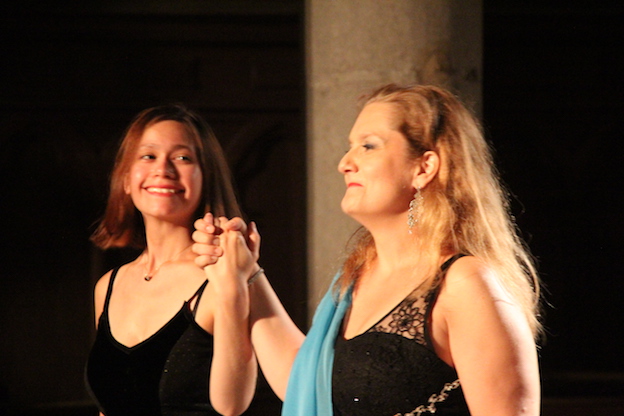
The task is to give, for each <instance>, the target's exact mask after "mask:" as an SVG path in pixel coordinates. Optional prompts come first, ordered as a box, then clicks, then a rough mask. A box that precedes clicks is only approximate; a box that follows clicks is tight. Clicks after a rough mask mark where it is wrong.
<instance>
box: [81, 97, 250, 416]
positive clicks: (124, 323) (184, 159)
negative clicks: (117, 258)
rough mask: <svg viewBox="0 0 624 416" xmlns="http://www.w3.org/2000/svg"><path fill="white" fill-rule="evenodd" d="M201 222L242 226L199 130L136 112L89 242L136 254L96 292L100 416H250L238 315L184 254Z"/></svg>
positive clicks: (213, 151)
mask: <svg viewBox="0 0 624 416" xmlns="http://www.w3.org/2000/svg"><path fill="white" fill-rule="evenodd" d="M206 212H212V213H215V214H216V215H224V216H229V217H231V216H240V215H241V213H240V209H239V207H238V204H237V202H236V198H235V196H234V191H233V189H232V185H231V179H230V173H229V170H228V167H227V164H226V161H225V158H224V156H223V151H222V149H221V147H220V145H219V143H218V141H217V139H216V138H215V136H214V134H213V133H212V131H211V129H210V127H209V126H208V125H207V124H206V123H205V122H204V121H203V120H202V119H201V118H200V117H199V116H198V115H197V114H195V113H193V112H191V111H189V110H188V109H186V108H185V107H183V106H181V105H169V106H161V107H155V108H150V109H147V110H144V111H143V112H141V113H140V114H138V115H137V116H136V118H135V119H134V120H133V122H132V123H131V124H130V126H129V128H128V129H127V131H126V134H125V136H124V138H123V141H122V142H121V145H120V148H119V151H118V153H117V157H116V160H115V166H114V169H113V173H112V178H111V185H110V195H109V199H108V205H107V208H106V212H105V215H104V217H103V219H102V221H101V222H100V224H99V227H98V228H97V230H96V231H95V233H94V234H93V236H92V241H93V242H94V243H95V244H96V245H97V246H98V247H100V248H103V249H107V248H110V247H133V248H137V249H140V250H142V252H141V254H140V255H139V256H138V257H137V258H136V259H135V260H133V261H131V262H129V263H127V264H124V265H122V266H121V267H118V268H116V269H114V270H111V271H109V272H108V273H106V274H105V275H104V276H103V277H102V278H101V279H100V280H99V281H98V283H97V285H96V287H95V317H96V326H97V335H96V339H95V342H94V345H93V347H92V350H91V353H90V356H89V360H88V362H87V367H86V379H87V384H88V387H89V390H90V392H91V393H92V396H93V397H94V399H95V400H96V402H97V404H98V406H99V408H100V411H101V413H102V414H105V415H107V416H114V415H124V416H128V415H160V414H163V415H181V414H184V415H208V414H215V415H216V414H219V413H220V414H226V415H230V414H240V413H242V412H243V411H244V410H245V409H246V408H247V407H248V406H249V403H250V401H251V398H252V397H253V392H254V389H255V380H256V372H257V370H256V368H257V364H256V360H255V356H254V354H253V350H252V348H251V345H250V343H249V342H244V340H245V339H247V338H248V337H246V336H245V334H244V332H245V331H246V322H247V314H248V313H249V310H248V307H245V305H240V304H233V303H225V302H222V300H223V299H225V298H224V297H223V296H220V295H219V293H220V292H221V291H224V290H227V289H228V284H229V283H228V281H231V280H233V279H227V278H224V277H223V276H222V275H220V274H219V271H218V270H217V269H216V268H214V267H213V266H208V263H212V262H210V261H209V262H207V264H206V265H207V266H208V267H206V268H205V269H206V271H203V270H201V269H200V268H198V267H197V266H196V265H195V263H194V258H195V255H194V254H193V253H192V251H191V249H190V248H191V245H192V239H191V233H192V224H193V221H194V220H195V219H196V218H198V217H204V214H205V213H206ZM209 221H211V219H209ZM219 250H220V249H219V248H218V247H215V248H214V252H215V254H219ZM211 273H212V274H211ZM207 275H209V276H210V284H208V281H207ZM226 277H227V276H226ZM217 333H218V334H217ZM213 334H214V337H213ZM241 340H242V342H241ZM232 342H237V343H238V348H237V349H232V348H230V347H231V345H232ZM224 397H227V398H228V400H227V401H225V400H223V399H222V398H224ZM213 407H214V408H213ZM215 409H216V411H218V412H219V413H217V412H216V411H215Z"/></svg>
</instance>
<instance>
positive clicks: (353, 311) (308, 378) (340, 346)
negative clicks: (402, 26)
mask: <svg viewBox="0 0 624 416" xmlns="http://www.w3.org/2000/svg"><path fill="white" fill-rule="evenodd" d="M338 170H339V171H340V172H341V173H342V174H343V176H344V178H345V184H346V191H345V195H344V197H343V199H342V204H341V206H342V209H343V211H344V212H345V213H346V214H348V215H349V216H351V217H352V218H354V219H355V220H357V221H358V222H359V223H360V224H361V225H362V228H361V229H360V230H359V231H358V233H357V234H356V236H355V238H354V244H353V246H352V249H351V252H350V255H349V256H348V258H347V260H346V262H345V263H344V265H343V267H342V270H340V271H339V273H338V275H337V277H336V279H335V281H334V284H332V286H331V287H330V289H329V291H328V292H327V295H326V296H325V298H324V299H323V300H322V301H321V304H320V305H319V307H318V309H317V312H316V314H315V318H314V321H313V324H312V328H311V329H310V331H309V333H308V335H307V337H306V338H305V341H304V342H303V335H302V334H301V333H300V332H299V331H298V330H297V329H296V328H295V327H294V325H293V324H292V321H290V320H289V318H288V316H287V314H286V313H285V311H284V309H283V307H282V306H281V304H280V303H279V300H278V299H277V298H276V296H275V294H274V292H273V291H272V290H271V288H270V285H269V284H268V281H267V280H266V277H265V276H262V277H261V278H260V279H258V280H257V281H256V282H255V283H254V284H252V285H251V287H250V290H249V296H250V299H251V305H252V306H251V308H252V310H251V339H252V342H253V346H254V349H255V351H256V354H257V356H258V360H259V362H260V365H261V367H262V370H263V372H264V373H265V375H266V377H267V379H268V381H269V383H270V384H271V385H272V386H273V388H274V390H275V391H276V393H277V394H278V395H279V396H280V397H282V398H285V403H284V407H283V412H282V414H283V415H289V416H290V415H302V416H303V415H306V416H310V415H323V416H325V415H331V414H332V413H333V414H336V415H376V416H379V415H388V416H391V415H427V414H433V413H435V414H436V415H443V416H450V415H472V416H489V415H497V416H512V415H513V416H519V415H531V416H536V415H538V414H539V411H540V382H539V371H538V360H537V353H536V344H535V339H536V337H537V336H538V334H539V333H540V324H539V322H538V319H537V318H538V306H539V282H538V278H537V275H536V272H535V268H534V265H533V263H532V261H531V258H530V256H529V254H528V253H527V251H526V250H525V248H524V245H523V244H522V242H521V240H520V239H519V237H518V235H517V232H516V229H515V226H514V224H513V223H512V220H511V216H510V214H509V212H508V203H507V200H506V194H505V192H504V191H503V189H502V188H501V185H500V184H499V181H498V178H497V176H496V172H495V168H494V166H493V163H492V157H491V152H490V149H489V148H488V145H487V143H486V141H485V140H484V138H483V135H482V133H481V131H480V128H479V126H478V123H477V121H476V119H475V118H474V117H473V116H472V115H471V114H470V113H469V112H468V111H467V110H466V108H465V107H464V106H463V105H462V104H461V103H460V102H459V101H458V100H457V99H456V97H454V96H453V95H452V94H451V93H449V92H448V91H445V90H443V89H440V88H436V87H428V86H410V87H400V86H396V85H387V86H384V87H382V88H380V89H378V90H376V91H374V92H373V93H371V94H370V95H369V96H368V97H366V98H365V100H364V104H363V107H362V110H361V112H360V114H359V116H358V118H357V120H356V121H355V124H354V126H353V128H352V130H351V133H350V135H349V150H348V151H347V153H346V154H345V156H344V157H343V158H342V160H341V161H340V164H339V166H338ZM208 220H209V218H208ZM208 222H209V221H208ZM196 228H197V232H196V233H195V234H194V237H193V238H194V240H195V241H196V242H197V243H198V244H196V245H195V246H194V251H196V252H197V253H198V254H200V255H201V254H208V253H210V252H211V250H214V246H213V244H214V242H212V241H211V236H210V233H213V232H214V228H213V225H212V224H208V223H207V222H206V221H203V220H201V221H198V222H197V223H196ZM223 228H224V230H225V231H224V234H223V235H222V236H221V238H220V240H221V241H220V243H221V248H225V253H224V254H223V255H224V257H225V258H230V257H234V258H236V259H238V260H239V261H238V263H237V262H234V261H232V260H231V258H230V260H228V264H230V265H234V264H239V265H240V264H245V267H246V268H247V269H244V270H249V267H251V266H249V264H252V263H253V262H254V261H255V255H254V253H252V252H250V251H249V250H247V252H246V251H245V250H244V244H239V245H238V246H236V249H232V248H231V247H232V246H224V245H223V242H224V241H229V240H230V239H236V238H237V239H238V241H241V240H242V235H241V232H244V228H245V226H244V224H243V223H242V222H241V221H240V220H239V219H234V220H232V221H229V222H227V223H224V226H223ZM230 234H231V236H229V235H230ZM251 235H252V236H253V240H254V241H258V236H257V232H256V230H255V228H254V227H252V229H251ZM228 247H229V248H228ZM210 259H211V258H210V257H209V256H207V255H206V256H199V257H198V258H197V260H196V261H197V263H198V264H199V265H203V264H204V263H206V262H207V261H208V260H210ZM220 261H221V259H220V260H219V262H220ZM232 267H233V266H232ZM256 268H257V266H256ZM230 273H234V272H233V271H231V272H230ZM239 274H240V276H244V275H245V273H239ZM295 357H296V358H295Z"/></svg>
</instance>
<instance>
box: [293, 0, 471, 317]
mask: <svg viewBox="0 0 624 416" xmlns="http://www.w3.org/2000/svg"><path fill="white" fill-rule="evenodd" d="M305 19H306V22H305V53H306V83H307V85H306V88H307V110H306V112H307V126H306V129H307V161H308V168H307V169H308V264H309V266H308V310H309V317H310V319H311V318H312V313H313V311H314V310H315V308H316V305H317V303H318V300H319V299H320V296H321V294H322V293H323V292H324V291H325V290H326V289H327V287H328V284H329V282H330V280H331V278H332V276H333V275H334V273H335V272H336V271H337V269H338V268H339V266H340V263H341V260H342V259H343V255H344V248H345V244H346V242H347V240H348V238H349V236H350V235H351V234H352V232H353V231H354V230H355V229H356V228H357V224H356V223H355V222H354V221H353V220H351V219H350V218H349V217H347V216H346V215H345V214H343V213H342V211H341V209H340V200H341V199H342V196H343V194H344V190H345V186H344V182H343V178H342V175H340V174H339V173H338V171H337V165H338V161H339V160H340V158H341V157H342V155H343V154H344V152H345V151H346V150H347V148H348V146H347V139H348V134H349V130H350V128H351V125H352V124H353V121H354V120H355V117H356V116H357V108H356V100H357V97H358V96H359V95H360V94H361V93H362V92H365V91H368V90H370V89H371V88H373V87H376V86H378V85H381V84H384V83H388V82H395V83H400V84H406V83H423V84H436V85H441V86H445V87H447V88H450V89H452V90H453V91H455V92H457V93H458V94H459V95H460V97H462V98H463V100H464V102H466V103H468V104H469V105H470V106H472V107H473V109H474V110H475V112H476V113H477V114H480V112H481V79H482V59H481V58H482V0H306V9H305Z"/></svg>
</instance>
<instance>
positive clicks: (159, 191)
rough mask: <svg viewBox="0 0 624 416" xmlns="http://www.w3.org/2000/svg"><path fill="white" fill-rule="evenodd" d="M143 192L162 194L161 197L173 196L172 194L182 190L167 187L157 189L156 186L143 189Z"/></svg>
mask: <svg viewBox="0 0 624 416" xmlns="http://www.w3.org/2000/svg"><path fill="white" fill-rule="evenodd" d="M145 190H146V191H147V192H150V193H154V194H163V195H173V194H176V193H181V192H183V190H182V189H176V188H168V187H158V186H148V187H146V188H145Z"/></svg>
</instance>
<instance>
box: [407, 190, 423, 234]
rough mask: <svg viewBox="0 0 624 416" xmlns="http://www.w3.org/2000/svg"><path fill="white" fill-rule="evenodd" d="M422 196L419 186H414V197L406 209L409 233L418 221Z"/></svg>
mask: <svg viewBox="0 0 624 416" xmlns="http://www.w3.org/2000/svg"><path fill="white" fill-rule="evenodd" d="M422 203H423V196H422V192H420V187H418V188H416V193H415V194H414V198H413V199H412V200H411V201H410V203H409V209H408V210H407V227H408V229H407V231H408V232H409V233H410V234H411V233H412V228H414V226H415V225H416V223H417V222H418V219H419V218H420V214H421V210H422Z"/></svg>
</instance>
